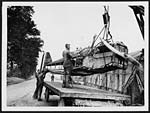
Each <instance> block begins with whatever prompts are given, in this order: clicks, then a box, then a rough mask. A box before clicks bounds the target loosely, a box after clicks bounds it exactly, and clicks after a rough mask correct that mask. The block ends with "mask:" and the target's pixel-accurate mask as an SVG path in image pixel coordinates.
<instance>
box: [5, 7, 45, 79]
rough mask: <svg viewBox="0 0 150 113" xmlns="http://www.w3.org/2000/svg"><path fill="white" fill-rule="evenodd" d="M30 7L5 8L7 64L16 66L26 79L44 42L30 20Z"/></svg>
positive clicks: (31, 10) (35, 63)
mask: <svg viewBox="0 0 150 113" xmlns="http://www.w3.org/2000/svg"><path fill="white" fill-rule="evenodd" d="M33 14H34V10H33V7H32V6H11V7H8V8H7V22H8V23H7V32H8V43H7V47H8V48H7V55H8V56H7V63H10V64H11V66H10V67H11V70H12V69H13V64H17V66H18V69H19V70H20V71H21V76H22V77H23V78H27V77H28V76H29V75H31V74H32V73H33V72H34V71H35V69H36V65H37V58H38V57H39V51H41V47H42V46H43V44H44V42H43V40H41V39H40V31H39V30H38V29H37V28H36V24H35V23H34V21H33V20H32V15H33Z"/></svg>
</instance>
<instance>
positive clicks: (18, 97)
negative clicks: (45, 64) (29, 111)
mask: <svg viewBox="0 0 150 113" xmlns="http://www.w3.org/2000/svg"><path fill="white" fill-rule="evenodd" d="M45 80H50V76H46V78H45ZM55 80H56V81H60V80H59V79H55ZM35 87H36V79H35V78H33V79H31V80H28V81H24V82H22V83H19V84H14V85H9V86H7V106H57V104H58V99H59V97H58V96H51V97H50V102H46V101H45V99H44V91H45V88H43V94H42V100H43V101H38V100H36V99H33V98H32V95H33V93H34V90H35Z"/></svg>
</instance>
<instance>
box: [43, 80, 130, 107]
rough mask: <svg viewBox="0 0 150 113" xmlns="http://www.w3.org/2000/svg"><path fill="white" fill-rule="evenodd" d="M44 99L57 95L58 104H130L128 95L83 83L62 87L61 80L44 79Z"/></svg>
mask: <svg viewBox="0 0 150 113" xmlns="http://www.w3.org/2000/svg"><path fill="white" fill-rule="evenodd" d="M44 87H45V99H46V101H49V96H50V95H58V96H59V97H60V100H59V101H58V106H123V105H124V103H125V104H130V96H128V95H124V94H120V93H114V92H110V91H106V90H103V89H98V88H94V87H90V86H85V85H78V84H73V88H62V83H61V82H50V81H44Z"/></svg>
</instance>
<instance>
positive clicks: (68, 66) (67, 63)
mask: <svg viewBox="0 0 150 113" xmlns="http://www.w3.org/2000/svg"><path fill="white" fill-rule="evenodd" d="M65 48H66V50H64V51H63V54H62V55H63V58H64V63H63V67H64V72H65V75H64V77H63V86H62V87H66V88H70V87H72V84H71V83H70V81H71V71H72V68H73V63H72V61H71V60H72V56H71V54H70V44H65Z"/></svg>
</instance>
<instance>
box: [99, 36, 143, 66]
mask: <svg viewBox="0 0 150 113" xmlns="http://www.w3.org/2000/svg"><path fill="white" fill-rule="evenodd" d="M101 41H102V42H103V44H104V45H105V46H106V47H108V48H109V49H110V50H111V51H112V52H114V53H115V54H117V55H119V56H121V57H122V58H124V59H126V60H129V61H130V62H132V63H133V64H136V65H139V66H140V67H141V66H142V65H141V64H140V63H139V62H138V61H137V60H136V59H135V58H134V57H132V56H131V55H129V54H125V53H123V52H120V51H118V50H117V49H115V48H114V47H112V46H111V45H110V44H109V43H107V42H106V41H105V40H104V39H101Z"/></svg>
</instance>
